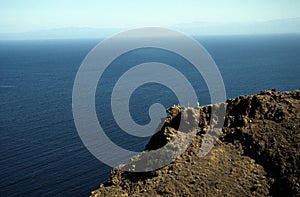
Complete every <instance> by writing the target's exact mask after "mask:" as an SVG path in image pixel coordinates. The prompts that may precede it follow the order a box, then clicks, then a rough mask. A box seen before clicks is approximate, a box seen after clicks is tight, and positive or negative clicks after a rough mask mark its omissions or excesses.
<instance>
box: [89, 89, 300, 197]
mask: <svg viewBox="0 0 300 197" xmlns="http://www.w3.org/2000/svg"><path fill="white" fill-rule="evenodd" d="M220 107H226V109H227V110H226V116H225V122H224V125H223V124H222V125H221V126H220V125H219V123H218V121H219V120H215V119H214V117H212V115H211V114H212V113H211V112H212V110H218V109H220ZM168 113H169V114H170V116H169V117H168V118H167V119H166V120H165V122H164V125H163V127H162V129H161V130H160V131H159V132H157V133H156V134H155V135H154V136H153V137H152V138H151V140H150V141H149V143H148V144H147V146H146V148H145V153H146V152H149V151H155V150H160V149H162V148H161V147H163V148H165V147H166V148H165V149H163V150H164V151H162V152H159V153H157V152H155V153H157V154H161V155H160V156H161V159H162V160H163V158H164V154H166V153H167V154H168V153H170V152H168V151H170V150H172V151H175V152H176V151H179V152H180V151H182V150H183V149H184V151H183V153H182V154H180V155H178V156H177V157H176V159H175V161H173V162H171V163H170V164H168V165H166V166H164V167H161V168H159V169H157V170H153V171H149V172H134V171H135V169H138V168H139V165H148V163H147V162H149V160H151V158H149V157H146V156H145V155H147V154H144V155H143V153H142V154H141V155H139V156H136V157H135V158H133V159H132V162H131V163H130V164H129V165H127V166H122V167H120V169H114V170H112V173H111V178H110V179H109V180H108V181H107V183H105V184H104V185H103V184H101V185H100V188H99V189H97V190H95V191H93V192H92V196H283V195H284V196H300V185H299V184H300V172H299V166H300V91H293V92H275V91H262V92H261V93H260V94H257V95H252V96H240V97H238V98H236V99H229V100H227V102H226V103H223V104H218V106H217V108H214V106H203V107H197V108H184V107H180V106H173V107H172V108H170V109H169V110H168ZM195 119H197V121H196V120H195ZM180 120H181V122H180ZM182 120H186V121H184V122H182ZM198 120H199V121H198ZM212 121H215V122H214V124H210V123H212ZM179 122H180V124H185V126H184V127H183V128H187V131H184V130H180V128H181V127H180V126H179ZM195 122H197V125H196V127H195V125H194V124H195ZM211 126H213V127H214V129H213V130H211V128H212V127H211ZM218 129H219V130H218ZM211 131H212V132H211ZM219 131H220V132H219ZM209 132H211V133H209ZM214 132H216V133H215V134H216V135H214ZM218 132H219V133H218ZM208 134H210V135H211V138H207V136H208ZM219 135H220V136H219ZM189 136H193V137H192V138H191V139H190V138H189ZM216 136H218V137H219V138H216ZM209 140H212V141H214V142H215V145H214V147H213V148H212V149H211V150H210V151H209V153H208V154H206V155H205V156H204V157H199V151H200V150H201V148H203V144H205V141H209ZM186 142H188V143H187V145H188V146H186V147H185V146H182V144H185V143H186ZM170 155H172V154H169V156H170ZM175 155H176V154H174V155H173V156H175ZM166 157H168V156H166ZM170 157H171V156H170ZM122 168H123V169H126V170H129V171H130V170H131V172H128V171H123V170H121V169H122Z"/></svg>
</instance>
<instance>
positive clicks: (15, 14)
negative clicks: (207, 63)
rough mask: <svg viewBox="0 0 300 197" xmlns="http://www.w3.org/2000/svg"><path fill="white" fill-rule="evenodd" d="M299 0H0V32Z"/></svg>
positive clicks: (191, 16)
mask: <svg viewBox="0 0 300 197" xmlns="http://www.w3.org/2000/svg"><path fill="white" fill-rule="evenodd" d="M299 10H300V0H205V1H204V0H185V1H184V0H147V1H146V0H105V1H103V0H77V1H76V0H0V33H18V32H28V31H35V30H45V29H53V28H65V27H91V28H111V27H117V28H136V27H145V26H162V27H164V26H165V27H166V26H170V25H173V24H178V23H179V24H180V23H191V22H221V23H232V22H257V21H268V20H276V19H284V18H295V17H300V12H299Z"/></svg>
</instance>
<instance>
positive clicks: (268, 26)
mask: <svg viewBox="0 0 300 197" xmlns="http://www.w3.org/2000/svg"><path fill="white" fill-rule="evenodd" d="M168 28H171V29H174V30H178V31H181V32H183V33H186V34H188V35H236V34H287V33H300V17H298V18H289V19H279V20H271V21H263V22H244V23H213V22H192V23H180V24H174V25H171V26H169V27H168ZM124 30H126V28H90V27H66V28H56V29H48V30H39V31H31V32H23V33H0V40H35V39H77V38H105V37H108V36H111V35H113V34H116V33H118V32H121V31H124Z"/></svg>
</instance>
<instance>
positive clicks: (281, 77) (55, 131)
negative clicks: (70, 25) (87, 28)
mask: <svg viewBox="0 0 300 197" xmlns="http://www.w3.org/2000/svg"><path fill="white" fill-rule="evenodd" d="M196 39H197V40H199V41H200V42H201V44H202V45H204V47H205V48H206V49H207V50H208V52H209V53H210V54H211V56H212V57H213V58H214V60H215V62H216V63H217V65H218V67H219V70H220V72H221V74H222V77H223V80H224V84H225V88H226V93H227V97H228V98H232V97H237V96H239V95H245V94H254V93H258V92H259V91H260V90H262V89H271V88H276V89H277V90H278V91H290V90H295V89H300V77H299V76H300V35H299V34H298V35H296V34H294V35H272V36H270V35H260V36H214V37H196ZM98 42H99V40H47V41H0V140H1V141H0V154H1V160H0V177H1V179H0V196H7V195H20V194H22V195H25V196H26V195H27V196H28V195H30V196H35V195H71V194H76V195H80V196H87V195H89V193H90V191H91V190H93V189H96V188H97V187H98V186H99V184H100V183H101V182H104V181H105V180H106V179H107V178H108V176H109V171H110V167H108V166H106V165H104V164H103V163H101V162H100V161H98V160H97V159H96V158H94V157H93V156H92V155H91V154H90V153H89V152H88V150H87V149H86V148H85V146H84V145H83V144H82V142H81V140H80V138H79V136H78V134H77V131H76V128H75V124H74V120H73V114H72V88H73V82H74V79H75V76H76V72H77V70H78V68H79V66H80V64H81V62H82V60H83V59H84V57H85V56H86V55H87V53H88V52H89V51H90V50H91V49H92V48H93V47H94V46H95V45H96V44H97V43H98ZM149 61H157V62H162V63H166V64H169V65H172V66H173V67H175V68H177V69H178V70H180V72H182V73H183V74H184V75H185V76H187V78H188V79H189V80H190V81H193V82H197V84H200V86H197V87H195V89H196V93H197V95H198V98H199V101H200V103H201V104H202V105H204V104H208V103H210V97H209V94H208V90H207V87H206V84H205V83H204V81H203V79H202V77H201V75H199V74H197V72H195V70H193V69H190V68H189V67H188V66H184V67H183V66H182V65H188V62H187V61H186V60H185V59H183V58H182V57H180V56H178V55H176V54H173V53H170V52H168V51H163V50H157V49H153V48H146V49H142V50H136V51H132V52H130V53H127V54H124V55H122V56H121V57H119V58H118V59H117V60H116V61H114V62H113V63H112V65H111V66H110V67H109V69H107V71H106V72H105V74H104V75H103V78H102V79H101V80H100V81H101V83H102V84H104V85H102V86H98V88H97V94H96V108H97V112H98V118H99V121H100V123H101V124H102V125H103V128H105V129H106V132H107V133H106V134H107V135H108V136H109V137H110V138H111V140H113V141H114V142H115V143H116V144H117V145H119V146H121V147H123V148H126V149H130V150H134V151H141V150H142V149H143V148H144V145H145V144H146V143H147V141H148V140H149V138H139V137H132V136H130V135H128V134H126V133H125V132H120V131H119V129H118V126H117V125H116V123H115V122H114V121H113V119H112V114H111V109H110V108H109V105H110V100H109V99H110V94H111V91H112V88H113V87H114V84H115V82H116V81H117V80H118V78H119V77H120V76H121V75H122V73H124V72H125V71H126V70H127V69H129V68H131V67H132V66H134V65H137V64H141V63H145V62H149ZM121 65H122V66H121ZM120 66H121V68H120ZM170 80H175V79H172V78H170ZM124 91H126V90H124ZM130 102H131V103H133V104H132V105H131V106H132V107H133V108H132V109H130V111H131V115H132V117H133V119H134V120H135V121H136V122H137V123H139V124H145V123H147V122H148V121H149V117H148V109H149V106H150V105H151V104H153V103H156V102H159V103H161V104H163V105H164V106H165V107H166V108H167V107H169V106H171V105H173V104H175V103H177V102H178V100H177V98H176V96H175V94H174V93H173V92H172V91H171V90H170V89H168V88H167V87H165V86H163V85H160V84H156V83H153V84H148V85H143V86H141V87H140V88H138V89H137V90H136V91H135V92H134V93H133V94H132V96H131V100H130ZM100 111H101V114H100ZM126 139H128V140H126ZM108 151H109V150H108Z"/></svg>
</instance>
